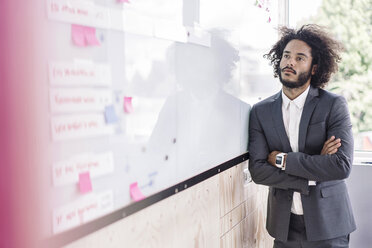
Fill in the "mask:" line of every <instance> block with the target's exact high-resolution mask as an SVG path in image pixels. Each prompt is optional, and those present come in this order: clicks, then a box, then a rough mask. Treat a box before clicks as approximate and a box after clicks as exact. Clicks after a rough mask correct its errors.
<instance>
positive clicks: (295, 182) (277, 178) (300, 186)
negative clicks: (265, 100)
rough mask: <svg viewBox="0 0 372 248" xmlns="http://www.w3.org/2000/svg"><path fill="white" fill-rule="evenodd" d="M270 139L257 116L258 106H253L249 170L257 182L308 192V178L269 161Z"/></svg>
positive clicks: (250, 124) (250, 127)
mask: <svg viewBox="0 0 372 248" xmlns="http://www.w3.org/2000/svg"><path fill="white" fill-rule="evenodd" d="M267 142H268V139H267V137H265V133H264V130H263V128H262V125H261V123H260V121H259V118H258V116H257V106H256V105H255V106H253V108H252V111H251V114H250V119H249V145H248V150H249V171H250V173H251V176H252V179H253V181H254V182H255V183H257V184H263V185H267V186H273V187H276V188H280V189H286V190H288V189H292V190H295V191H299V192H301V193H303V194H308V191H309V186H308V180H307V179H305V178H301V177H299V176H294V175H289V174H287V173H285V172H284V171H283V170H281V169H279V168H276V167H274V166H272V165H271V164H269V163H268V162H267V156H268V155H269V146H268V143H267Z"/></svg>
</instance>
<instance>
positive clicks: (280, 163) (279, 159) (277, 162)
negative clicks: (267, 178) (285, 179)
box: [275, 152, 287, 170]
mask: <svg viewBox="0 0 372 248" xmlns="http://www.w3.org/2000/svg"><path fill="white" fill-rule="evenodd" d="M285 156H287V153H283V152H282V153H279V154H278V155H276V158H275V166H276V167H278V168H281V169H282V170H284V169H285V166H284V161H285Z"/></svg>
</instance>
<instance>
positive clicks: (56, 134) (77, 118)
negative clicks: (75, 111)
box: [51, 114, 114, 141]
mask: <svg viewBox="0 0 372 248" xmlns="http://www.w3.org/2000/svg"><path fill="white" fill-rule="evenodd" d="M51 127H52V138H53V140H54V141H59V140H68V139H76V138H87V137H93V136H98V135H108V134H113V133H114V128H113V126H111V125H106V123H105V118H104V116H103V114H101V115H100V114H87V115H63V116H54V117H52V121H51Z"/></svg>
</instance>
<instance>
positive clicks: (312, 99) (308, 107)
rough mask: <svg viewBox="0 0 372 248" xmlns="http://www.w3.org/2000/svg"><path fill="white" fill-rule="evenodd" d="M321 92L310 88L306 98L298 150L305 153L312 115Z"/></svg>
mask: <svg viewBox="0 0 372 248" xmlns="http://www.w3.org/2000/svg"><path fill="white" fill-rule="evenodd" d="M318 95H319V90H318V89H317V88H313V87H312V86H310V90H309V94H308V95H307V97H306V101H305V105H304V109H303V110H302V115H301V121H300V128H299V134H298V150H299V151H300V152H304V150H305V141H306V135H307V128H308V126H309V122H310V118H311V115H312V114H313V112H314V109H315V106H316V105H317V104H318V101H319V97H318Z"/></svg>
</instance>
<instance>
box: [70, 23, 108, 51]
mask: <svg viewBox="0 0 372 248" xmlns="http://www.w3.org/2000/svg"><path fill="white" fill-rule="evenodd" d="M71 39H72V41H73V42H74V44H75V45H77V46H80V47H87V46H99V45H101V43H100V42H99V41H98V39H97V37H96V29H95V28H93V27H86V26H81V25H76V24H72V25H71Z"/></svg>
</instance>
